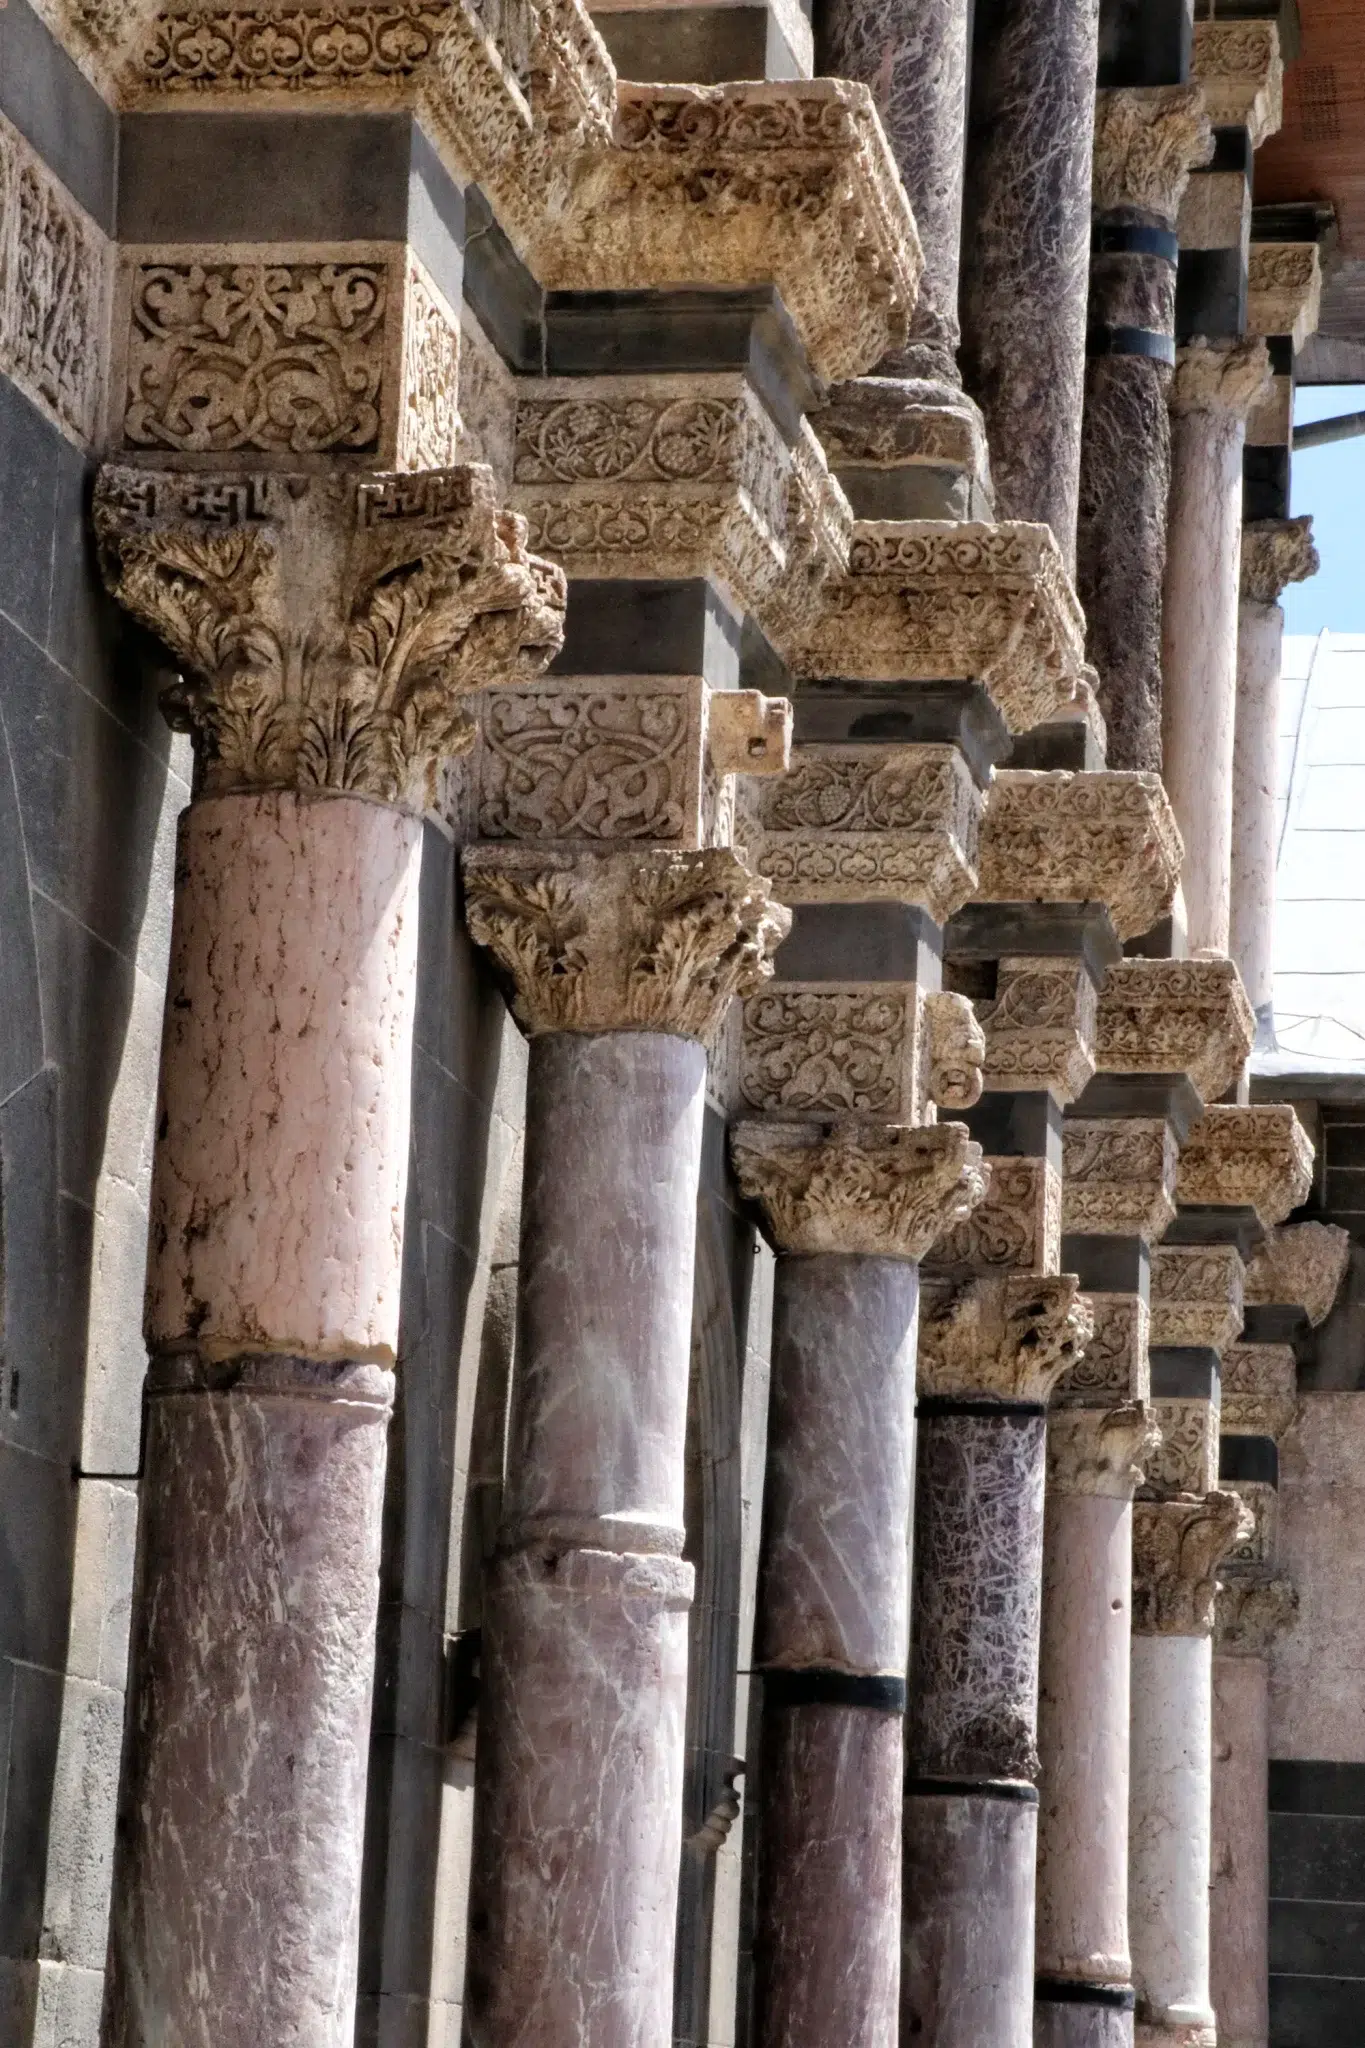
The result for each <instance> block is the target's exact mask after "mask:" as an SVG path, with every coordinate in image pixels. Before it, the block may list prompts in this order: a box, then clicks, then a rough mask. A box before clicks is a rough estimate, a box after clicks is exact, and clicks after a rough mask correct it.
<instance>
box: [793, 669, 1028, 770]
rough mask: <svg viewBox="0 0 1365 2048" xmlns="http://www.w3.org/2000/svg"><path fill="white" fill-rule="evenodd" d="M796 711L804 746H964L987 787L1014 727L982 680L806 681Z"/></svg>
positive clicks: (796, 700)
mask: <svg viewBox="0 0 1365 2048" xmlns="http://www.w3.org/2000/svg"><path fill="white" fill-rule="evenodd" d="M792 708H793V710H794V713H795V718H796V724H795V732H794V738H795V743H796V745H797V746H803V745H813V744H818V743H821V742H823V743H825V744H829V743H831V742H844V743H848V742H850V741H858V740H865V741H867V742H868V743H869V744H872V745H886V744H888V743H891V744H894V743H899V742H902V741H904V742H907V743H909V744H912V745H926V746H948V745H952V746H957V747H960V748H961V750H962V753H963V755H964V756H965V758H966V761H967V765H968V767H969V768H970V769H971V771H972V774H973V776H974V777H975V779H976V781H977V783H978V784H979V785H980V786H981V787H982V788H984V787H985V786H986V784H987V783H988V782H989V781H990V774H991V769H992V767H993V766H994V764H995V763H996V762H997V761H1001V760H1004V759H1005V757H1006V756H1007V754H1008V752H1009V746H1010V738H1009V731H1008V728H1007V727H1006V725H1005V721H1004V720H1003V719H1002V718H1001V716H1000V713H999V712H998V711H997V710H996V708H995V705H994V704H993V703H992V701H991V698H990V695H989V693H988V691H986V690H985V689H984V688H983V687H982V685H981V684H980V683H973V682H966V681H944V682H936V683H896V682H884V683H863V682H821V683H803V684H802V685H801V686H800V687H799V688H798V690H797V692H796V695H795V697H794V699H793V707H792Z"/></svg>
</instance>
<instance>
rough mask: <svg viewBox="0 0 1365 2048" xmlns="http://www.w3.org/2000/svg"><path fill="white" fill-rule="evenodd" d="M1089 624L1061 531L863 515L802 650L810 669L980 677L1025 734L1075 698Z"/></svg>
mask: <svg viewBox="0 0 1365 2048" xmlns="http://www.w3.org/2000/svg"><path fill="white" fill-rule="evenodd" d="M1084 661H1085V624H1084V620H1083V618H1082V615H1081V608H1080V603H1079V600H1078V599H1077V597H1076V593H1075V591H1074V589H1073V588H1072V586H1071V582H1070V579H1069V578H1068V576H1067V573H1066V568H1065V565H1064V564H1063V561H1062V557H1061V554H1060V552H1059V550H1058V547H1057V543H1056V541H1055V540H1054V539H1053V537H1052V530H1051V528H1050V527H1047V526H1036V525H1028V524H1026V523H1024V522H1023V521H1020V520H1002V521H1001V522H1000V523H999V524H998V525H986V524H984V523H975V522H971V521H966V520H962V521H955V520H940V519H910V520H891V521H876V520H861V519H860V520H857V521H856V522H855V523H854V527H853V539H852V544H851V546H850V548H849V561H848V573H847V575H846V576H842V577H835V578H831V580H830V582H829V583H827V584H826V585H825V588H824V591H823V593H822V600H821V607H820V611H819V614H818V617H817V618H816V619H815V621H814V624H813V626H812V628H811V630H810V632H809V634H808V635H807V636H806V638H805V640H804V641H803V643H802V645H801V647H800V648H799V650H798V652H797V656H796V665H797V667H798V668H799V671H800V673H801V674H802V675H803V676H808V677H812V678H818V677H828V676H834V677H841V678H843V677H848V678H855V677H856V678H862V679H864V680H868V681H872V682H879V681H883V680H885V679H886V678H887V677H891V676H894V677H899V678H902V679H904V680H905V681H925V682H936V681H939V680H941V679H942V678H943V677H944V676H958V677H970V678H972V679H974V680H975V681H978V682H981V683H983V684H984V685H985V686H986V688H987V689H988V690H989V691H990V693H991V696H992V697H993V698H994V700H995V702H996V704H997V706H998V707H999V710H1000V713H1001V716H1002V717H1003V718H1004V719H1005V721H1006V723H1007V724H1008V725H1009V727H1010V729H1011V731H1013V732H1027V731H1028V730H1029V729H1030V727H1032V726H1034V725H1037V724H1038V723H1039V721H1040V720H1042V719H1045V718H1048V717H1050V716H1051V715H1052V713H1053V712H1054V711H1060V710H1062V709H1063V708H1064V707H1065V706H1067V705H1069V704H1070V703H1071V702H1072V700H1073V698H1074V696H1075V692H1076V687H1077V683H1078V681H1079V680H1080V677H1081V674H1082V670H1083V667H1084Z"/></svg>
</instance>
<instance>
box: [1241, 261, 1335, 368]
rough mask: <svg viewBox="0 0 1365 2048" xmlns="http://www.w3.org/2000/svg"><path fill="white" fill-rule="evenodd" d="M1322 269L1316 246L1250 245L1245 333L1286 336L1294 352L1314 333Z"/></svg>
mask: <svg viewBox="0 0 1365 2048" xmlns="http://www.w3.org/2000/svg"><path fill="white" fill-rule="evenodd" d="M1321 309H1322V265H1321V263H1320V262H1319V260H1318V245H1317V243H1316V242H1253V243H1252V245H1251V254H1250V258H1249V263H1248V273H1247V333H1248V334H1264V335H1271V334H1287V335H1288V336H1289V338H1290V340H1291V341H1292V342H1293V345H1294V348H1295V350H1296V351H1297V350H1298V349H1301V348H1302V347H1303V345H1304V343H1305V342H1306V341H1307V339H1308V337H1309V335H1310V334H1313V333H1315V332H1316V331H1317V325H1318V315H1319V313H1320V311H1321Z"/></svg>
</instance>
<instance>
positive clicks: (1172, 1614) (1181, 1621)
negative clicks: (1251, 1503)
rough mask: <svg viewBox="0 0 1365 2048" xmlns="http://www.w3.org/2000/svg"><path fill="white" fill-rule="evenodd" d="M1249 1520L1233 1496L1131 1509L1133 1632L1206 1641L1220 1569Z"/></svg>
mask: <svg viewBox="0 0 1365 2048" xmlns="http://www.w3.org/2000/svg"><path fill="white" fill-rule="evenodd" d="M1249 1522H1250V1516H1249V1515H1248V1514H1247V1512H1246V1509H1245V1508H1244V1507H1243V1505H1242V1502H1241V1500H1240V1499H1239V1498H1238V1496H1237V1495H1236V1494H1235V1493H1221V1492H1212V1493H1208V1494H1206V1495H1205V1497H1204V1498H1203V1499H1202V1500H1160V1501H1157V1500H1150V1501H1149V1500H1139V1501H1136V1502H1134V1505H1133V1633H1134V1634H1135V1635H1140V1636H1206V1635H1208V1634H1209V1633H1210V1632H1211V1630H1212V1628H1213V1606H1214V1596H1215V1594H1216V1592H1217V1587H1218V1576H1217V1575H1218V1567H1219V1565H1220V1564H1221V1563H1222V1561H1223V1559H1224V1558H1225V1557H1226V1556H1227V1554H1228V1552H1229V1551H1230V1550H1231V1549H1232V1547H1233V1545H1234V1544H1235V1543H1237V1542H1238V1541H1239V1539H1240V1538H1241V1536H1242V1535H1243V1533H1244V1532H1245V1530H1246V1528H1247V1526H1248V1524H1249Z"/></svg>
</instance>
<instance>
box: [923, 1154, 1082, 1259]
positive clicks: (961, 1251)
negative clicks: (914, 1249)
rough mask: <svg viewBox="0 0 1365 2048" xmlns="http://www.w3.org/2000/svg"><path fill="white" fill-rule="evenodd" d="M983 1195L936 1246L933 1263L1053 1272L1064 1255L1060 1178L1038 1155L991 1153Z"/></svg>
mask: <svg viewBox="0 0 1365 2048" xmlns="http://www.w3.org/2000/svg"><path fill="white" fill-rule="evenodd" d="M990 1168H991V1184H990V1187H989V1189H988V1191H987V1194H986V1198H985V1200H984V1201H983V1202H982V1203H981V1204H980V1205H979V1207H977V1208H976V1209H974V1210H973V1211H972V1213H971V1215H970V1216H969V1217H967V1219H966V1221H965V1222H963V1223H960V1224H959V1225H958V1226H957V1228H956V1229H955V1230H950V1231H948V1232H946V1233H945V1234H944V1236H943V1237H942V1238H941V1239H940V1240H939V1242H938V1244H937V1245H935V1247H934V1252H933V1258H932V1264H933V1265H934V1266H935V1267H936V1268H943V1269H945V1270H946V1269H955V1270H964V1269H965V1270H968V1271H971V1270H977V1271H979V1270H980V1269H981V1268H983V1267H985V1268H990V1267H995V1266H1009V1267H1014V1268H1017V1270H1018V1271H1020V1272H1021V1273H1056V1272H1057V1270H1058V1267H1059V1266H1060V1264H1061V1256H1062V1181H1061V1175H1060V1174H1059V1173H1058V1172H1057V1169H1056V1167H1055V1166H1053V1165H1052V1164H1051V1162H1050V1161H1048V1160H1046V1159H1041V1158H1024V1159H1016V1158H998V1159H997V1158H993V1159H992V1160H991V1161H990Z"/></svg>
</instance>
